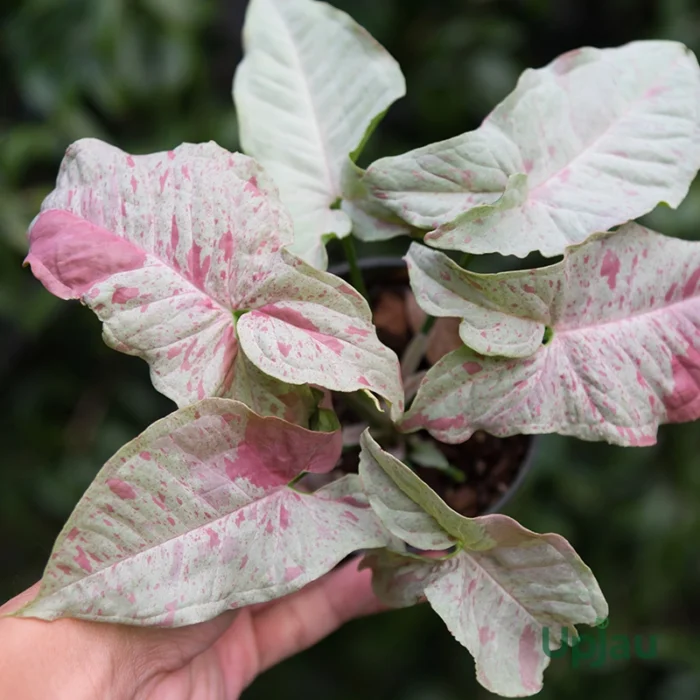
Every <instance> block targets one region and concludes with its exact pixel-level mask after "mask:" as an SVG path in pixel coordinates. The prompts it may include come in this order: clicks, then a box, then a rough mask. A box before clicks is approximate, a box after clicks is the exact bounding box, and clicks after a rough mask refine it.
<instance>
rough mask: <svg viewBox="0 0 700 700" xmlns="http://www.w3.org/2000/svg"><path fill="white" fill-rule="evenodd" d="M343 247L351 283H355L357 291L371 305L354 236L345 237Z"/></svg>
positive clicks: (342, 240) (342, 241)
mask: <svg viewBox="0 0 700 700" xmlns="http://www.w3.org/2000/svg"><path fill="white" fill-rule="evenodd" d="M341 243H342V245H343V251H344V252H345V259H346V260H347V261H348V265H349V266H350V281H351V282H352V283H353V285H354V287H355V289H357V291H358V292H359V293H360V294H362V296H363V297H364V298H365V299H366V300H367V302H368V303H369V294H368V293H367V287H366V286H365V281H364V279H363V278H362V270H360V266H359V265H358V263H357V251H356V250H355V240H354V239H353V237H352V235H349V236H345V238H342V239H341Z"/></svg>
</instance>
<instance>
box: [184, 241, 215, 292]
mask: <svg viewBox="0 0 700 700" xmlns="http://www.w3.org/2000/svg"><path fill="white" fill-rule="evenodd" d="M201 255H202V247H201V246H198V245H197V244H196V243H193V244H192V248H191V249H190V252H189V253H188V254H187V266H188V268H189V271H190V275H191V277H192V282H193V283H194V284H195V285H196V286H197V287H199V288H200V289H204V287H205V284H206V279H207V274H208V273H209V268H210V267H211V256H209V255H208V256H207V257H206V258H204V261H203V262H202V260H201Z"/></svg>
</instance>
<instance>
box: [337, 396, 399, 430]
mask: <svg viewBox="0 0 700 700" xmlns="http://www.w3.org/2000/svg"><path fill="white" fill-rule="evenodd" d="M342 396H343V398H342V400H343V401H344V402H345V403H346V404H347V406H348V407H349V408H351V409H352V410H353V411H354V412H355V413H356V414H357V416H358V417H359V418H361V419H362V420H365V421H367V423H368V424H369V426H370V427H372V428H380V429H385V430H389V431H390V432H393V431H394V426H393V423H392V422H391V418H389V416H388V415H387V414H386V413H381V412H380V411H378V410H377V408H376V407H375V406H374V404H373V403H372V401H371V400H370V399H368V398H366V397H365V396H363V395H362V392H359V391H355V392H353V393H343V395H342Z"/></svg>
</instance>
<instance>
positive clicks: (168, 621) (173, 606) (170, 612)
mask: <svg viewBox="0 0 700 700" xmlns="http://www.w3.org/2000/svg"><path fill="white" fill-rule="evenodd" d="M176 610H177V601H176V600H173V601H172V602H170V603H166V604H165V611H166V612H167V615H166V616H165V619H164V620H163V627H172V626H173V623H174V622H175V611H176Z"/></svg>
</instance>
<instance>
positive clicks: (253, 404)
mask: <svg viewBox="0 0 700 700" xmlns="http://www.w3.org/2000/svg"><path fill="white" fill-rule="evenodd" d="M233 368H234V371H233V382H232V384H231V391H230V395H231V396H233V397H235V399H236V401H240V402H241V403H244V404H245V405H246V406H248V407H249V408H250V409H252V410H253V411H254V412H255V413H257V414H258V415H260V416H276V417H278V418H283V419H284V420H286V421H287V422H288V423H295V424H296V425H300V426H302V427H303V428H308V427H310V426H309V417H310V416H311V415H312V414H313V413H314V411H315V410H316V409H317V406H318V403H319V402H318V399H317V397H316V396H314V392H313V390H312V389H311V387H309V386H295V385H293V384H286V383H285V382H280V381H279V380H277V379H274V378H273V377H270V376H269V375H267V374H265V373H264V372H263V371H261V370H259V369H258V368H257V367H256V366H255V365H254V364H253V363H252V362H251V361H250V360H249V359H248V358H247V357H246V356H245V353H243V352H239V353H238V354H237V355H236V359H235V361H234V364H233Z"/></svg>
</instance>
